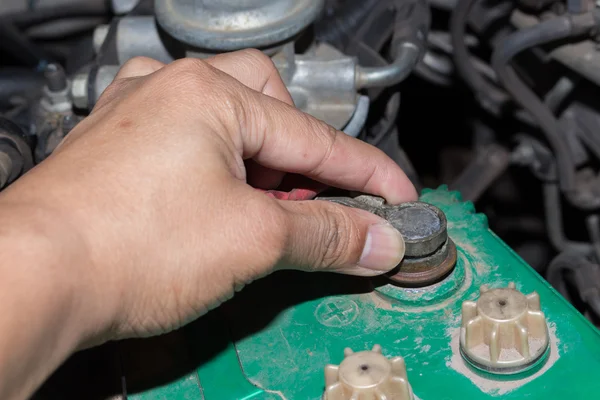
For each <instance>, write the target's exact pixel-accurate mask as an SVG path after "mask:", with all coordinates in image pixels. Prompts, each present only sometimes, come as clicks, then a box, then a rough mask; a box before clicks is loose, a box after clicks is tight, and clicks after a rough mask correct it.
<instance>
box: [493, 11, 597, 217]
mask: <svg viewBox="0 0 600 400" xmlns="http://www.w3.org/2000/svg"><path fill="white" fill-rule="evenodd" d="M594 26H595V21H594V19H593V16H592V15H591V14H587V15H586V16H583V17H582V16H561V17H556V18H553V19H550V20H546V21H543V22H541V23H539V24H538V25H535V26H532V27H530V28H526V29H523V30H520V31H517V32H515V33H513V34H511V35H509V36H508V37H506V38H505V39H503V40H502V41H501V42H499V43H498V45H497V46H496V48H495V50H494V53H493V55H492V67H493V68H494V71H496V74H497V76H498V78H499V80H500V81H501V82H502V84H503V85H504V87H505V89H506V90H507V91H508V92H509V93H510V94H511V96H512V97H513V100H514V101H516V102H517V103H518V104H519V105H520V106H521V107H523V108H524V109H526V110H527V111H529V113H530V114H531V115H532V116H533V117H534V118H535V120H536V121H537V123H538V124H539V126H540V128H541V130H542V131H543V132H544V134H545V137H546V139H547V140H548V143H549V144H550V147H551V149H552V152H553V153H554V155H555V157H556V164H557V169H558V178H559V184H560V187H561V189H562V191H563V192H565V194H566V196H567V198H568V199H569V201H570V202H571V203H572V204H573V205H576V206H577V207H580V208H583V209H595V208H597V207H599V206H600V199H599V198H593V196H584V195H583V194H581V193H579V192H578V191H577V187H576V181H575V173H576V170H575V163H574V161H573V157H572V154H571V153H570V151H569V144H568V142H567V140H566V138H565V137H564V134H563V132H562V131H561V129H560V126H559V124H558V121H557V119H556V118H555V116H554V114H553V113H552V111H551V110H550V109H549V108H548V107H547V106H546V105H545V104H544V103H543V102H542V100H540V99H539V98H538V96H537V95H536V94H535V93H534V92H533V91H532V90H531V89H529V87H527V85H525V83H523V82H522V81H521V79H520V78H519V77H518V75H517V73H516V72H515V71H514V69H513V68H512V67H511V66H510V63H511V61H512V60H513V58H514V57H515V56H517V55H518V54H519V53H521V52H522V51H524V50H527V49H531V48H533V47H536V46H539V45H543V44H547V43H551V42H555V41H558V40H562V39H567V38H569V37H573V36H576V35H580V34H583V33H584V32H588V31H589V30H590V29H592V28H593V27H594Z"/></svg>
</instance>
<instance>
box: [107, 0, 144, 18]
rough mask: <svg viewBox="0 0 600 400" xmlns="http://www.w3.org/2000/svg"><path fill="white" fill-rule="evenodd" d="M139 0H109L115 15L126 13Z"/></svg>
mask: <svg viewBox="0 0 600 400" xmlns="http://www.w3.org/2000/svg"><path fill="white" fill-rule="evenodd" d="M139 2H140V0H111V2H110V5H111V8H112V10H113V12H114V13H115V14H117V15H122V14H127V13H128V12H130V11H131V10H133V9H134V8H135V6H137V5H138V3H139Z"/></svg>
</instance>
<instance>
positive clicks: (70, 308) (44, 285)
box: [0, 199, 93, 399]
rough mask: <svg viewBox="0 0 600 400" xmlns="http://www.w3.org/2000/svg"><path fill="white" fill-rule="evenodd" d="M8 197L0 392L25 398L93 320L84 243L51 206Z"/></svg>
mask: <svg viewBox="0 0 600 400" xmlns="http://www.w3.org/2000/svg"><path fill="white" fill-rule="evenodd" d="M3 200H4V199H3ZM9 201H10V200H9ZM9 201H5V200H4V201H1V200H0V221H2V224H1V225H0V254H1V255H2V257H1V258H0V277H1V279H0V398H2V399H25V398H28V397H29V396H30V395H31V394H32V393H33V391H35V389H36V388H37V387H38V386H39V385H40V384H41V383H42V382H43V381H44V379H46V378H47V377H48V376H49V375H50V374H51V373H52V371H53V370H54V369H55V368H57V367H58V366H59V365H60V364H61V363H62V362H63V361H64V360H65V359H66V358H67V357H68V356H69V354H70V353H71V352H72V351H73V350H75V349H76V348H77V347H78V346H80V344H81V341H82V340H84V339H85V338H86V336H87V335H89V330H90V328H92V326H90V321H88V320H86V318H87V317H86V316H85V307H87V306H88V304H87V303H86V300H84V299H83V298H82V297H81V289H82V288H85V287H86V286H87V285H88V284H87V282H85V276H86V275H85V274H84V273H82V272H83V270H82V269H83V268H85V265H82V264H83V263H84V262H85V261H84V260H85V249H82V248H78V247H80V244H79V243H78V240H77V238H76V236H75V234H74V233H72V232H69V229H68V225H67V224H64V221H62V222H61V221H59V220H58V218H54V216H52V213H51V212H47V210H44V209H42V208H40V207H36V206H29V207H28V206H23V205H17V204H15V203H10V202H9ZM65 225H67V226H65ZM65 228H66V229H65ZM92 329H93V328H92Z"/></svg>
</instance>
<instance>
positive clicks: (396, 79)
mask: <svg viewBox="0 0 600 400" xmlns="http://www.w3.org/2000/svg"><path fill="white" fill-rule="evenodd" d="M394 4H395V6H396V17H395V22H394V34H393V35H392V44H391V49H392V57H393V59H394V61H393V62H392V63H391V64H389V65H386V66H384V67H362V66H357V67H356V87H357V89H361V88H372V87H388V86H393V85H396V84H398V83H400V82H402V81H403V80H404V79H406V77H408V75H409V74H410V73H411V72H412V71H413V70H414V69H415V68H416V66H417V64H418V63H419V61H421V58H423V55H424V54H425V50H426V49H427V35H428V33H429V27H430V24H431V14H430V9H429V4H428V3H427V1H424V0H412V1H407V0H395V1H394Z"/></svg>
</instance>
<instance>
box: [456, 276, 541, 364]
mask: <svg viewBox="0 0 600 400" xmlns="http://www.w3.org/2000/svg"><path fill="white" fill-rule="evenodd" d="M548 343H549V340H548V327H547V325H546V318H545V316H544V313H542V311H541V310H540V297H539V295H538V294H537V293H536V292H533V293H531V294H528V295H527V296H526V295H524V294H523V293H521V292H520V291H518V290H517V289H516V287H515V284H514V283H509V285H508V287H507V288H496V289H489V288H488V287H487V286H482V287H481V288H480V296H479V299H478V300H477V301H476V302H473V301H465V302H464V303H463V305H462V329H461V336H460V347H461V351H462V353H463V355H464V356H465V357H466V358H467V359H468V360H469V361H471V362H472V363H474V364H475V365H476V366H478V367H481V368H484V369H486V370H489V371H491V372H498V373H502V372H504V371H507V372H512V371H514V372H516V371H518V370H521V369H524V368H526V367H528V366H530V365H532V364H533V363H535V361H537V360H538V359H539V358H540V357H541V356H542V355H544V354H545V351H546V349H547V348H548Z"/></svg>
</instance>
